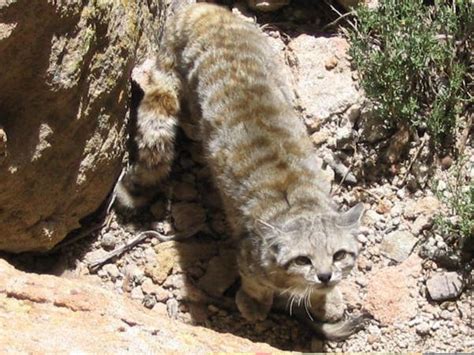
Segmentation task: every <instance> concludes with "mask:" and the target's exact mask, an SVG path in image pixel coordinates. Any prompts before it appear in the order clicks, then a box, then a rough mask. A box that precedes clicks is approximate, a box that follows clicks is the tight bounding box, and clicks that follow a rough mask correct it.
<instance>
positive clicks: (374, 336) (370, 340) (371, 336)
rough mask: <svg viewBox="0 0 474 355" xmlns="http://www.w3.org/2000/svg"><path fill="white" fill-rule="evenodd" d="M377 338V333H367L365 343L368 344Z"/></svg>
mask: <svg viewBox="0 0 474 355" xmlns="http://www.w3.org/2000/svg"><path fill="white" fill-rule="evenodd" d="M378 340H379V337H378V336H377V335H374V334H369V335H367V343H369V344H370V345H372V344H373V343H375V342H376V341H378Z"/></svg>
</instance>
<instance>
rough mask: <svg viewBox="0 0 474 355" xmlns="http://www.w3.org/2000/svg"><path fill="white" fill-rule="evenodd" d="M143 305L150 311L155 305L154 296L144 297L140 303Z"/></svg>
mask: <svg viewBox="0 0 474 355" xmlns="http://www.w3.org/2000/svg"><path fill="white" fill-rule="evenodd" d="M142 303H143V305H144V306H145V307H146V308H148V309H152V308H153V307H154V306H155V304H156V298H155V296H153V295H146V296H145V297H144V298H143V301H142Z"/></svg>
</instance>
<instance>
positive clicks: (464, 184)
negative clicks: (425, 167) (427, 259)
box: [434, 158, 474, 252]
mask: <svg viewBox="0 0 474 355" xmlns="http://www.w3.org/2000/svg"><path fill="white" fill-rule="evenodd" d="M469 169H473V167H472V162H470V161H469V159H467V158H464V159H460V160H459V161H458V162H457V164H455V165H454V166H453V167H452V168H451V169H450V171H449V176H450V179H449V180H446V181H444V184H445V188H444V189H443V191H440V190H439V184H440V181H437V182H436V183H435V186H434V190H435V191H437V195H438V197H439V199H440V200H441V201H442V202H443V203H444V204H445V205H446V206H447V207H448V211H447V212H448V215H450V216H451V217H446V216H445V215H444V214H442V213H440V214H439V215H437V217H436V218H435V227H436V230H437V232H438V233H439V234H441V235H443V236H445V237H448V239H449V240H448V242H451V244H455V245H458V246H463V247H464V248H467V249H472V248H473V247H474V182H473V181H472V180H471V178H470V172H469ZM445 239H446V238H445ZM470 251H471V252H474V250H470Z"/></svg>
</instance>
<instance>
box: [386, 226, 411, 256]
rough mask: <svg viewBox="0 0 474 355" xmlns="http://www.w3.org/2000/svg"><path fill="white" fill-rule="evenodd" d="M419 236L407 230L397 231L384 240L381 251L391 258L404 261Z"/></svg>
mask: <svg viewBox="0 0 474 355" xmlns="http://www.w3.org/2000/svg"><path fill="white" fill-rule="evenodd" d="M416 242H417V238H415V237H414V236H413V234H411V233H410V232H407V231H395V232H392V233H390V234H389V235H387V236H386V237H385V238H384V240H383V241H382V246H381V251H382V252H383V253H384V254H385V255H386V256H387V257H389V258H390V259H392V260H395V261H398V262H402V261H403V260H405V259H406V258H408V256H409V255H410V253H411V251H412V249H413V247H414V246H415V244H416Z"/></svg>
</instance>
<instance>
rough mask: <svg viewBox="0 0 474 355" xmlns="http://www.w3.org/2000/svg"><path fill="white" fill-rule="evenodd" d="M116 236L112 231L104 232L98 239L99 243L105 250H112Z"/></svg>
mask: <svg viewBox="0 0 474 355" xmlns="http://www.w3.org/2000/svg"><path fill="white" fill-rule="evenodd" d="M115 241H116V238H115V236H114V235H113V234H112V233H105V234H104V235H103V236H102V239H101V240H100V245H101V247H102V248H104V249H105V250H113V249H114V248H115V243H116V242H115Z"/></svg>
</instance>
